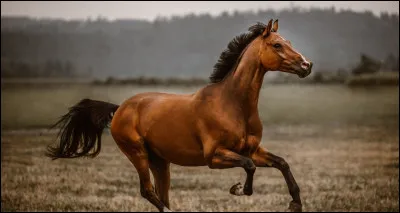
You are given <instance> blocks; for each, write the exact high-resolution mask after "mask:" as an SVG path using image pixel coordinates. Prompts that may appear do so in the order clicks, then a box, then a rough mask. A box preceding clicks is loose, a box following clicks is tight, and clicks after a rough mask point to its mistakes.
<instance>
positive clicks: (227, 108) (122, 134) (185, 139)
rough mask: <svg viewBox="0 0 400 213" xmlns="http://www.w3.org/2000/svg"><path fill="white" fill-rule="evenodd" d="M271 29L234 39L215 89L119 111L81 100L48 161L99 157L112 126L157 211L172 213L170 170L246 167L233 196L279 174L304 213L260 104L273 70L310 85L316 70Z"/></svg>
mask: <svg viewBox="0 0 400 213" xmlns="http://www.w3.org/2000/svg"><path fill="white" fill-rule="evenodd" d="M272 22H273V19H271V20H269V22H268V24H264V23H261V22H257V23H256V24H254V25H253V26H251V27H249V28H248V32H245V33H243V34H241V35H238V36H236V37H234V39H233V40H232V41H230V42H229V44H228V46H227V49H225V50H224V51H223V52H222V53H221V55H220V58H219V59H218V61H217V63H216V64H215V65H214V69H213V72H212V73H211V75H210V77H209V78H210V81H211V83H209V84H207V85H206V86H204V87H202V88H200V89H198V90H197V91H196V92H194V93H192V94H171V93H160V92H145V93H139V94H136V95H134V96H132V97H130V98H129V99H126V100H125V101H124V102H123V103H122V104H121V105H116V104H112V103H108V102H103V101H98V100H91V99H87V98H85V99H82V100H81V101H80V102H79V103H77V104H76V105H74V106H72V107H70V108H69V111H68V113H66V114H65V115H63V116H62V117H61V118H60V119H59V120H58V121H57V122H56V124H55V125H54V126H60V132H59V134H58V136H57V138H60V143H59V144H58V146H56V147H51V146H48V150H47V152H46V156H48V157H50V158H52V159H53V160H55V159H58V158H77V157H83V156H86V157H91V158H94V157H96V156H97V155H98V154H99V152H100V150H101V136H102V132H103V130H104V129H105V128H106V127H109V128H110V132H111V135H112V138H113V139H114V140H115V142H116V144H117V146H118V147H119V149H120V150H121V151H122V152H123V153H124V154H125V155H126V157H127V158H128V159H129V160H130V162H131V163H132V164H133V166H134V167H135V168H136V170H137V173H138V176H139V180H140V194H141V196H142V197H143V198H145V199H147V201H148V202H150V203H151V204H152V205H154V206H155V207H156V208H157V209H158V210H159V211H160V212H166V211H171V210H170V204H169V187H170V164H175V165H180V166H193V167H194V166H208V167H209V168H210V169H228V168H233V167H241V168H243V169H244V170H245V172H246V180H245V183H244V186H243V185H242V184H241V183H240V182H239V183H237V184H234V185H233V186H232V187H231V188H230V190H229V192H230V194H232V195H236V196H242V195H246V196H250V195H252V194H253V176H254V173H255V171H256V168H257V167H272V168H276V169H278V170H280V172H281V173H282V175H283V177H284V179H285V181H286V184H287V187H288V190H289V193H290V195H291V197H292V201H291V202H290V203H289V210H291V211H298V212H301V211H302V202H301V199H300V189H299V187H298V185H297V183H296V180H295V178H294V177H293V175H292V173H291V170H290V168H289V165H288V163H287V162H286V161H285V159H283V158H282V157H279V156H277V155H275V154H273V153H271V152H270V151H268V150H267V149H265V148H263V147H261V146H260V142H261V138H262V132H263V126H262V123H261V120H260V117H259V114H258V108H257V107H258V106H257V105H258V99H259V93H260V89H261V86H262V83H263V78H264V75H265V74H266V73H267V72H268V71H281V72H287V73H292V74H296V75H298V77H300V78H305V77H306V76H308V75H309V74H310V73H311V68H312V66H313V63H312V62H310V61H309V60H307V59H306V58H305V57H304V56H303V55H302V54H300V53H299V52H298V51H297V50H295V49H294V48H293V47H292V45H291V43H290V41H288V40H286V39H284V38H283V37H282V36H281V35H279V33H278V20H275V21H274V22H273V23H272ZM110 124H111V125H110ZM150 171H151V173H152V174H153V177H154V182H155V187H154V186H153V184H152V182H151V180H150Z"/></svg>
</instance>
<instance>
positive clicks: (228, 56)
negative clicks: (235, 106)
mask: <svg viewBox="0 0 400 213" xmlns="http://www.w3.org/2000/svg"><path fill="white" fill-rule="evenodd" d="M266 27H267V26H266V25H265V24H263V23H260V22H257V24H255V25H253V26H251V27H249V29H248V30H249V32H247V33H243V34H241V35H239V36H236V37H235V38H233V39H232V41H230V42H229V44H228V48H227V49H226V50H224V51H223V52H222V53H221V55H220V57H219V59H218V62H217V63H216V64H215V65H214V71H213V73H212V74H211V76H210V80H211V82H212V83H218V82H220V81H222V80H223V79H224V78H225V76H226V75H227V74H228V73H229V72H231V70H232V68H233V66H234V65H235V63H236V61H237V60H238V58H239V56H240V54H241V53H242V51H243V50H244V49H245V48H246V47H247V45H249V44H250V42H252V41H253V40H254V39H255V38H257V37H258V36H259V35H261V34H262V33H263V31H264V30H265V28H266Z"/></svg>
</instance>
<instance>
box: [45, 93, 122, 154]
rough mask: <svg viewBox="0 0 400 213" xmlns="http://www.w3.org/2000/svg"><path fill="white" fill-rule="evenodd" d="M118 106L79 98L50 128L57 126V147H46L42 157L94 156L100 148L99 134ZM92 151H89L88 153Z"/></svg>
mask: <svg viewBox="0 0 400 213" xmlns="http://www.w3.org/2000/svg"><path fill="white" fill-rule="evenodd" d="M118 107H119V106H118V105H115V104H111V103H107V102H103V101H95V100H90V99H83V100H81V101H80V102H79V103H78V104H76V105H75V106H73V107H71V108H70V109H69V112H68V113H67V114H65V115H64V116H62V117H61V119H60V120H59V121H58V122H57V123H56V124H55V125H54V126H53V127H55V126H58V125H60V126H61V129H60V132H59V134H58V137H60V144H59V146H58V147H51V146H49V147H48V148H47V153H46V156H47V157H50V158H52V159H53V160H55V159H57V158H77V157H82V156H87V157H92V158H94V157H96V156H97V155H98V154H99V152H100V149H101V135H102V133H103V130H104V128H105V127H107V126H108V124H109V122H110V121H111V119H112V115H111V114H112V113H114V112H115V111H116V110H117V109H118ZM92 149H93V151H92V152H90V151H91V150H92Z"/></svg>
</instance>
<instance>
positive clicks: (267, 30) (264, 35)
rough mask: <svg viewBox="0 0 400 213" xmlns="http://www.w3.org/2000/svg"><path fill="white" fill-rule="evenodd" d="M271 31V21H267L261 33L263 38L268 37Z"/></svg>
mask: <svg viewBox="0 0 400 213" xmlns="http://www.w3.org/2000/svg"><path fill="white" fill-rule="evenodd" d="M271 29H272V19H271V20H269V22H268V25H267V27H266V28H265V30H264V32H263V34H262V35H263V37H267V36H269V34H270V33H271Z"/></svg>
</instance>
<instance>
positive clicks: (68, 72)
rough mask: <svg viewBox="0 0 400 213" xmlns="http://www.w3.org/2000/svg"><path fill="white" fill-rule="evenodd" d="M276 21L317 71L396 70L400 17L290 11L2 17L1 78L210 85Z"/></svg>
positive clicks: (332, 11)
mask: <svg viewBox="0 0 400 213" xmlns="http://www.w3.org/2000/svg"><path fill="white" fill-rule="evenodd" d="M266 4H267V3H266ZM271 18H274V19H279V25H280V28H279V33H280V34H281V35H282V36H283V37H285V38H286V39H288V40H290V41H291V43H292V45H293V46H294V47H295V48H296V49H297V50H299V52H301V53H303V54H304V55H305V56H306V57H307V58H309V59H311V60H312V61H313V62H314V64H315V66H314V67H315V70H320V71H322V70H327V71H335V70H338V69H349V68H350V67H354V66H356V65H357V63H358V61H359V57H360V54H364V55H366V56H368V57H371V58H374V59H375V60H378V61H382V60H386V59H387V57H388V56H389V55H392V56H393V58H395V59H397V67H398V58H399V41H398V37H399V17H398V15H390V14H387V13H382V14H381V15H380V16H379V17H378V16H374V15H373V14H372V13H371V12H369V11H366V12H354V11H350V10H341V11H337V10H336V9H335V8H334V7H332V8H330V9H315V8H314V9H310V10H304V9H302V8H298V7H292V8H290V9H285V10H282V11H274V10H271V9H268V10H259V11H257V12H250V11H249V12H234V13H231V14H230V13H227V12H223V13H221V14H220V15H219V16H216V17H212V16H211V15H209V14H201V15H194V14H188V15H185V16H180V17H178V16H173V17H171V18H162V17H160V18H157V19H156V20H155V21H153V22H150V21H142V20H115V21H108V20H106V19H104V18H98V19H95V20H73V21H66V20H53V19H31V18H26V17H19V18H18V17H17V18H15V17H2V18H1V60H2V63H1V70H2V77H4V76H27V75H28V76H29V75H32V76H35V75H36V76H37V75H39V76H67V77H68V76H81V75H85V76H89V75H90V76H91V77H94V78H103V79H104V78H107V77H110V76H111V77H116V78H132V77H138V76H144V77H159V78H171V77H177V78H207V77H208V76H209V75H210V73H211V72H212V69H213V66H214V64H215V63H216V61H217V59H218V58H219V55H220V53H221V52H222V51H223V50H224V49H225V48H226V45H227V44H228V43H229V41H230V40H231V39H232V38H233V37H234V36H236V35H239V34H240V33H243V32H246V31H247V28H248V27H249V26H251V25H252V24H255V23H256V22H258V21H261V22H267V21H268V20H269V19H271ZM3 62H5V63H3ZM16 64H19V65H16ZM27 67H30V68H27Z"/></svg>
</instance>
